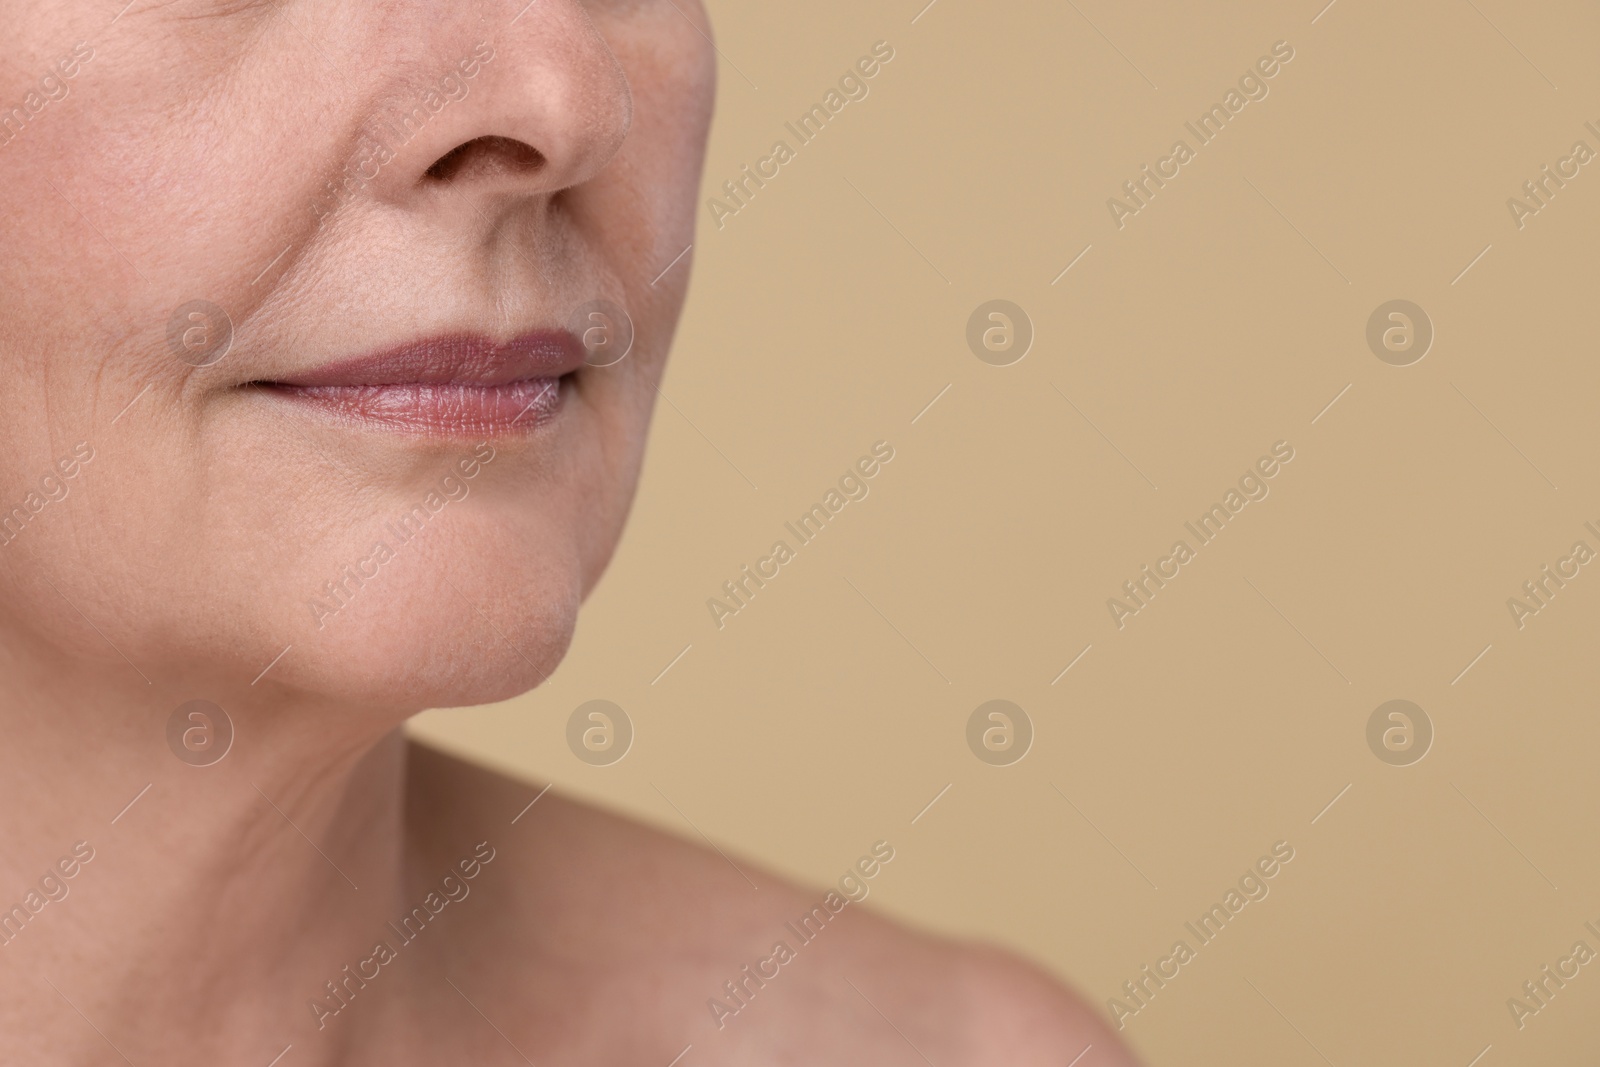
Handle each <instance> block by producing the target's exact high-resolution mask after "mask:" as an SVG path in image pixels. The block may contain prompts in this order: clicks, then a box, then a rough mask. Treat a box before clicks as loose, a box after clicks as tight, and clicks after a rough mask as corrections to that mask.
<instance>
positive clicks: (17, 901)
mask: <svg viewBox="0 0 1600 1067" xmlns="http://www.w3.org/2000/svg"><path fill="white" fill-rule="evenodd" d="M124 5H125V6H124ZM0 25H3V26H4V28H5V30H6V52H5V56H4V60H3V61H0V217H3V219H4V223H3V226H0V304H3V314H0V354H3V359H4V369H5V373H4V374H3V375H0V407H3V410H4V412H5V416H4V419H3V420H0V435H3V442H0V583H3V596H0V628H3V637H0V663H3V669H4V680H5V684H4V686H3V687H0V730H3V734H4V742H3V744H0V810H3V811H4V812H5V816H4V821H3V826H4V832H3V839H0V872H3V875H0V876H3V878H4V881H3V882H0V909H8V910H5V911H4V912H3V914H0V1062H4V1063H8V1064H10V1063H15V1064H24V1063H26V1064H110V1063H121V1062H127V1063H131V1064H137V1065H141V1067H142V1065H145V1064H154V1063H163V1064H168V1065H187V1064H205V1065H215V1064H246V1065H251V1064H253V1065H258V1067H268V1065H269V1064H275V1065H276V1064H282V1067H318V1065H332V1064H386V1065H394V1064H443V1063H451V1064H456V1063H471V1064H488V1063H506V1064H513V1063H538V1064H547V1063H549V1064H585V1065H603V1064H641V1065H650V1064H655V1065H657V1067H667V1064H668V1063H669V1062H679V1060H674V1057H679V1058H680V1060H681V1062H683V1063H684V1064H685V1065H695V1064H735V1063H740V1064H762V1063H785V1064H801V1063H819V1064H820V1063H828V1064H843V1063H861V1064H875V1065H887V1064H901V1063H903V1064H916V1063H923V1062H930V1063H935V1064H938V1065H939V1067H958V1065H963V1064H973V1065H976V1064H994V1065H1004V1067H1021V1065H1028V1064H1040V1065H1044V1064H1050V1065H1058V1067H1060V1065H1065V1064H1066V1063H1068V1062H1069V1061H1070V1060H1072V1059H1073V1057H1075V1056H1078V1055H1080V1054H1083V1053H1084V1050H1085V1048H1086V1047H1087V1048H1088V1052H1087V1053H1086V1054H1084V1058H1083V1060H1082V1064H1083V1067H1099V1065H1114V1064H1125V1063H1129V1062H1131V1061H1130V1060H1129V1059H1128V1058H1127V1056H1126V1054H1125V1053H1123V1052H1121V1051H1119V1049H1118V1048H1117V1046H1116V1042H1115V1040H1114V1038H1113V1037H1112V1036H1111V1035H1110V1034H1108V1033H1107V1032H1106V1031H1105V1029H1104V1028H1103V1027H1102V1026H1101V1024H1100V1023H1099V1022H1098V1021H1097V1017H1096V1016H1094V1015H1093V1014H1092V1013H1090V1012H1089V1011H1088V1010H1087V1009H1085V1008H1083V1007H1081V1006H1080V1005H1079V1003H1078V1002H1077V1001H1076V1000H1074V999H1072V998H1071V997H1069V996H1068V995H1067V994H1065V993H1064V992H1062V991H1060V990H1059V989H1058V988H1057V987H1055V986H1054V985H1053V984H1052V983H1051V982H1049V981H1048V980H1047V979H1045V978H1043V977H1041V976H1040V975H1038V974H1037V973H1035V972H1034V971H1032V970H1031V969H1029V968H1027V967H1026V966H1024V965H1022V964H1020V963H1018V962H1016V961H1013V960H1011V959H1009V958H1007V957H1005V956H1003V955H1000V954H998V953H995V952H992V951H988V950H982V949H977V948H971V947H963V946H958V945H953V944H948V943H943V942H939V941H936V940H933V939H930V938H926V937H922V936H918V935H915V934H912V933H910V932H908V931H905V930H902V929H900V928H899V927H897V926H894V925H892V924H890V923H888V922H885V921H883V920H879V919H876V918H873V917H871V916H868V915H864V914H859V912H860V909H859V908H855V909H845V910H844V911H843V913H842V914H836V915H835V913H831V912H829V910H828V908H823V909H822V912H821V913H820V914H821V915H822V919H819V920H817V922H818V924H819V927H820V924H821V923H822V922H823V921H826V925H827V930H826V934H825V936H824V935H815V936H817V937H819V938H820V942H819V943H818V944H817V945H816V946H815V947H809V942H806V944H807V945H808V947H806V948H804V949H803V950H799V951H803V953H804V955H803V956H800V957H799V958H797V959H794V960H792V961H789V960H784V961H779V962H780V963H782V967H781V972H775V971H774V970H772V968H773V967H775V966H777V965H778V964H775V963H773V954H774V952H775V950H776V945H777V944H778V943H779V942H786V941H787V940H788V939H790V938H791V935H790V934H789V933H788V932H787V931H788V929H789V927H788V925H787V924H789V923H790V922H791V921H795V920H797V919H799V918H800V917H802V916H806V915H807V914H808V913H811V914H817V913H816V912H815V911H814V907H815V905H816V904H817V902H818V900H819V899H823V898H822V897H821V895H820V894H819V893H818V892H812V891H806V890H802V889H792V888H786V887H784V886H783V885H782V884H781V883H780V882H778V881H777V880H776V879H773V878H765V879H764V881H763V885H762V892H760V893H758V894H752V893H749V892H748V887H747V886H746V885H745V884H744V882H743V881H742V880H741V879H740V878H739V876H738V875H737V874H735V873H734V872H733V871H732V870H731V869H730V868H729V867H728V866H727V865H725V864H724V863H722V862H721V860H720V859H719V858H718V857H717V856H716V854H715V853H707V852H705V851H702V850H701V849H699V848H698V847H693V846H690V845H687V844H685V843H683V842H681V841H678V840H675V839H672V838H669V837H666V836H664V835H661V834H658V833H655V832H652V831H649V830H646V829H644V828H642V827H640V826H637V825H634V824H632V823H629V822H626V821H623V820H619V819H617V818H615V817H611V816H608V815H604V814H601V813H600V812H598V811H595V810H592V809H590V808H587V807H585V806H582V805H579V804H576V803H572V802H568V801H565V800H562V799H560V798H559V797H557V796H555V795H551V796H547V797H544V798H542V801H541V803H540V804H539V806H538V807H537V808H536V809H533V811H534V813H535V814H532V815H528V816H527V817H525V818H519V817H518V813H519V812H527V811H528V808H527V805H528V803H529V802H530V801H531V800H532V799H534V798H535V797H536V796H537V795H538V790H537V789H534V788H531V787H529V786H527V785H526V784H524V783H519V782H516V781H512V780H510V779H506V778H502V777H500V776H497V775H495V774H493V773H490V772H488V771H486V770H483V769H481V768H478V767H475V766H471V765H468V764H466V763H462V762H458V761H456V760H454V759H451V758H447V757H445V756H443V755H441V754H438V753H436V752H431V751H428V750H426V749H423V748H419V747H417V746H414V745H410V744H408V743H407V742H406V741H405V740H404V739H403V738H402V735H401V733H400V726H401V724H402V723H404V721H405V720H406V718H407V717H408V716H410V715H412V714H414V713H416V712H417V711H419V710H422V709H424V708H429V707H442V706H462V705H474V704H481V703H486V702H490V701H496V700H500V699H503V698H507V697H510V696H513V695H515V694H517V693H521V692H524V691H526V690H528V689H530V688H532V687H533V686H535V685H537V684H538V683H539V682H540V681H541V680H542V679H544V678H545V677H546V676H547V675H548V674H549V672H550V671H552V670H553V669H554V668H555V666H556V664H557V662H558V661H559V660H560V658H561V656H562V654H563V652H564V650H565V648H566V646H567V643H568V641H569V638H570V636H571V633H572V629H573V625H574V619H575V616H576V613H577V610H578V606H579V604H580V602H581V601H582V600H583V597H584V595H585V594H586V593H587V592H588V590H589V589H590V588H591V587H592V586H593V585H594V583H595V581H596V580H597V578H598V577H599V575H600V572H601V570H602V569H603V568H604V566H605V565H606V562H607V560H608V558H609V557H610V555H611V552H612V550H613V548H614V546H615V544H616V541H617V537H618V535H619V532H620V529H621V526H622V523H623V520H624V518H625V516H626V514H627V511H628V506H629V501H630V500H631V498H632V494H633V490H634V482H635V478H636V475H637V473H638V469H639V464H640V459H641V453H642V449H643V444H644V439H645V431H646V428H647V426H648V423H649V421H650V413H651V407H652V401H653V399H654V396H655V386H656V383H657V381H658V380H659V378H660V376H661V372H662V367H663V362H664V360H665V358H666V354H667V349H668V345H669V342H670V339H671V336H672V332H673V329H674V326H675V324H676V321H677V317H678V313H679V310H680V307H681V304H682V301H683V297H684V293H685V288H686V285H687V279H688V263H689V259H688V257H683V258H681V259H680V256H682V253H683V252H684V250H685V248H686V247H687V246H688V245H689V244H690V242H691V241H692V239H693V227H694V209H695V203H696V188H697V184H698V181H699V178H700V170H701V162H702V153H703V149H704V144H705V139H706V133H707V128H708V125H709V121H710V117H711V110H712V96H713V88H714V60H715V54H714V51H713V49H712V47H711V44H710V39H709V37H708V34H709V32H710V27H709V25H708V23H707V21H706V16H705V13H704V12H703V11H702V10H701V9H700V8H699V6H698V5H697V4H696V3H693V2H690V0H677V2H674V0H587V2H581V3H580V2H578V0H532V2H528V0H344V2H338V3H329V2H327V0H132V2H131V3H126V4H125V0H0ZM669 267H671V269H668V268H669ZM222 756H226V757H227V758H226V759H222V758H221V757H222ZM175 757H176V758H175ZM197 768H203V769H197ZM877 859H878V860H881V859H882V857H881V856H879V857H878V858H877ZM873 862H877V860H874V861H873ZM801 921H802V925H804V920H801ZM807 929H810V927H807ZM794 940H795V941H796V942H797V943H799V939H798V938H795V939H794ZM752 961H755V963H754V966H755V968H756V970H755V971H752V970H751V968H750V966H749V965H750V964H751V963H752ZM774 973H781V978H774V977H771V976H772V975H773V974H774ZM763 974H765V975H767V976H768V977H767V978H762V977H761V975H763ZM713 1002H715V1003H720V1004H721V1005H723V1010H722V1011H720V1012H719V1011H718V1010H717V1008H716V1006H715V1004H714V1003H713Z"/></svg>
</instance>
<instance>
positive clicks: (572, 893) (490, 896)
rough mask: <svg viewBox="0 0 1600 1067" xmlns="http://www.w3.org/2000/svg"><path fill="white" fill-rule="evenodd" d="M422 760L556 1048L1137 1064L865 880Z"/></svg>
mask: <svg viewBox="0 0 1600 1067" xmlns="http://www.w3.org/2000/svg"><path fill="white" fill-rule="evenodd" d="M413 766H414V776H415V784H416V788H415V789H414V791H413V796H412V805H413V811H414V813H415V814H416V815H417V816H418V820H420V821H421V822H422V823H424V824H425V832H424V833H422V834H421V835H420V836H419V837H418V841H419V847H420V848H422V849H423V850H424V851H427V850H429V849H432V850H435V851H436V852H437V858H436V862H438V863H448V862H450V859H451V853H450V849H451V848H455V849H456V850H458V851H459V850H460V849H461V848H462V847H468V848H470V847H472V845H473V844H475V843H476V842H477V841H479V840H482V839H488V841H489V842H490V844H491V846H492V847H493V848H494V849H495V855H496V860H495V861H494V864H493V866H494V867H496V868H498V870H496V871H494V872H493V877H485V878H481V879H480V882H481V889H480V890H479V891H481V892H482V893H483V894H484V895H485V897H486V899H485V900H484V901H483V905H484V906H483V907H482V908H481V909H478V910H477V911H476V912H472V913H471V914H474V915H476V916H477V917H478V918H479V919H480V920H483V921H484V925H483V927H482V935H481V936H482V937H483V939H484V945H485V948H486V951H485V953H484V961H483V962H482V964H481V966H483V967H487V968H489V969H491V970H492V971H493V972H494V981H495V983H497V984H498V985H499V987H500V988H503V989H507V990H519V989H520V990H525V991H526V996H527V997H528V998H529V999H530V1000H531V999H533V998H536V997H537V996H538V995H539V992H538V991H541V990H550V989H557V988H558V989H560V990H561V991H562V999H563V1008H562V1010H561V1011H560V1012H559V1013H554V1014H551V1015H548V1016H546V1015H543V1013H542V1012H539V1011H529V1010H528V1008H529V1005H528V1004H527V1003H522V1004H520V1005H518V1006H519V1007H521V1009H522V1016H521V1017H522V1018H523V1019H525V1020H527V1021H528V1022H527V1025H528V1026H529V1032H528V1033H527V1035H526V1037H527V1039H528V1040H529V1041H531V1042H534V1043H536V1044H540V1045H541V1046H542V1047H543V1048H544V1050H545V1052H546V1054H547V1055H560V1056H563V1057H569V1058H570V1057H573V1056H576V1057H579V1058H581V1059H585V1060H586V1061H587V1062H606V1061H608V1060H610V1059H612V1058H626V1057H627V1056H631V1057H636V1058H639V1059H641V1060H643V1061H646V1062H647V1061H648V1060H649V1059H650V1057H653V1056H658V1055H660V1054H661V1053H665V1055H664V1056H663V1057H662V1058H661V1062H662V1063H663V1064H664V1063H666V1062H668V1061H669V1060H671V1059H672V1058H673V1056H675V1055H677V1054H678V1053H679V1052H680V1051H681V1050H683V1049H684V1048H685V1047H686V1046H692V1047H693V1050H694V1051H693V1056H692V1059H693V1062H694V1063H695V1064H696V1067H716V1065H721V1064H730V1065H731V1064H736V1063H738V1064H743V1063H752V1062H757V1063H760V1062H785V1063H795V1064H809V1063H856V1062H861V1063H873V1064H881V1065H886V1067H887V1065H897V1064H902V1063H903V1064H906V1065H908V1067H923V1065H925V1064H927V1063H928V1062H932V1063H935V1064H938V1067H991V1065H992V1067H1032V1065H1034V1064H1038V1065H1039V1067H1045V1065H1049V1067H1067V1065H1068V1064H1071V1063H1074V1062H1075V1058H1076V1057H1079V1056H1082V1059H1081V1060H1076V1063H1077V1067H1131V1065H1133V1064H1134V1063H1135V1061H1134V1060H1133V1059H1132V1058H1131V1057H1130V1056H1129V1055H1128V1053H1127V1052H1126V1051H1124V1050H1123V1048H1122V1046H1121V1044H1120V1042H1119V1041H1118V1040H1117V1039H1116V1037H1115V1036H1114V1035H1113V1034H1112V1033H1111V1032H1110V1030H1109V1029H1108V1028H1107V1027H1106V1026H1105V1025H1104V1023H1103V1021H1102V1020H1101V1018H1100V1016H1099V1015H1098V1013H1096V1012H1095V1011H1093V1010H1092V1009H1091V1008H1089V1007H1088V1006H1086V1005H1085V1004H1083V1002H1082V1001H1080V1000H1079V999H1078V998H1076V997H1075V996H1073V995H1072V994H1071V993H1069V992H1068V991H1067V990H1065V989H1064V988H1063V987H1062V986H1060V985H1059V984H1058V983H1057V982H1055V981H1054V980H1053V979H1051V978H1050V977H1049V976H1047V975H1046V974H1044V972H1042V971H1040V970H1039V969H1037V968H1035V967H1034V966H1032V965H1030V964H1028V963H1025V962H1023V961H1021V960H1019V959H1018V958H1016V957H1014V956H1012V955H1010V954H1008V953H1005V952H1002V951H999V950H997V949H993V948H989V947H983V946H975V945H968V944H962V943H958V942H953V941H948V940H945V939H941V938H936V937H930V936H927V935H924V934H921V933H918V932H915V931H912V930H910V929H908V928H906V927H904V926H902V925H901V924H899V923H896V922H893V921H891V920H889V919H886V918H883V917H881V916H878V915H876V914H874V913H873V912H871V911H869V910H868V909H867V908H866V907H865V906H864V905H863V904H861V903H857V902H852V901H851V900H850V899H849V896H856V895H861V894H860V893H859V892H857V891H856V890H857V887H858V884H859V883H854V882H853V883H848V884H847V885H845V886H839V885H834V886H827V887H821V888H815V889H811V888H806V887H801V886H796V885H793V884H791V883H789V882H787V881H785V880H783V879H781V878H779V877H777V876H775V875H773V874H770V873H768V872H767V871H765V870H762V869H761V868H759V867H756V866H754V865H752V864H750V863H748V862H747V861H745V860H743V859H742V858H740V857H737V856H734V855H729V854H724V853H723V852H721V851H718V850H717V849H716V848H714V847H706V846H704V845H702V844H699V843H696V842H691V841H686V840H682V839H679V838H676V837H673V836H671V835H669V834H665V833H661V832H659V831H656V830H653V829H651V828H649V827H646V826H644V825H642V824H639V823H636V822H634V821H632V820H629V819H625V818H622V817H620V816H616V815H612V814H609V813H606V812H603V811H601V810H599V809H597V808H594V807H591V806H588V805H585V804H581V803H577V802H574V801H572V800H569V799H566V798H563V797H561V796H559V795H558V794H556V793H555V792H554V791H551V792H548V793H544V794H543V795H540V789H539V787H537V786H529V785H527V784H524V783H520V782H516V781H514V780H512V779H509V778H504V777H502V776H500V775H496V774H494V773H493V772H491V771H488V770H485V769H482V768H479V767H476V766H474V765H472V764H468V763H464V762H462V761H459V760H454V759H452V758H450V757H448V756H444V755H442V754H439V753H436V752H432V751H430V750H427V749H424V748H416V747H414V761H413ZM535 796H538V797H539V799H538V801H537V803H535V804H533V806H532V807H531V808H528V807H526V805H527V804H528V803H529V802H530V801H531V800H533V798H534V797H535ZM513 817H516V822H515V823H514V824H513V823H512V822H511V819H512V818H513ZM414 821H416V820H414ZM495 824H498V825H497V826H496V825H495ZM470 827H478V828H477V829H470ZM469 838H470V839H471V841H468V839H469ZM884 851H885V850H880V851H879V855H880V856H881V855H882V854H883V852H884ZM886 851H888V852H889V853H890V854H892V848H890V849H888V850H886ZM869 855H870V852H869ZM883 866H884V868H885V870H886V871H892V859H891V860H888V861H884V864H883ZM882 873H883V872H880V874H879V876H880V877H881V875H882ZM891 876H892V875H891ZM847 892H848V894H849V895H848V896H847V895H846V893H847ZM466 914H468V912H467V911H466V910H465V909H464V910H463V915H464V917H465V915H466ZM469 936H470V935H469ZM511 995H512V997H513V999H515V994H514V993H513V994H511ZM510 1009H511V1005H508V1012H509V1010H510ZM617 1018H623V1019H627V1020H629V1026H628V1027H626V1028H624V1029H623V1030H621V1031H619V1030H618V1028H617V1026H616V1025H615V1022H614V1020H615V1019H617ZM536 1021H537V1025H536ZM527 1051H530V1053H531V1051H532V1050H527ZM624 1052H625V1053H626V1056H624V1055H623V1054H624ZM1086 1052H1087V1054H1086V1055H1085V1053H1086ZM535 1058H536V1059H537V1056H536V1057H535ZM688 1062H689V1058H688V1057H686V1058H685V1063H688Z"/></svg>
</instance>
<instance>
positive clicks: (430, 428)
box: [265, 378, 569, 437]
mask: <svg viewBox="0 0 1600 1067" xmlns="http://www.w3.org/2000/svg"><path fill="white" fill-rule="evenodd" d="M265 388H267V389H270V390H271V391H272V392H273V393H275V394H277V395H278V396H282V397H284V398H286V399H288V400H291V401H293V402H295V403H297V404H305V405H309V406H311V407H314V408H318V409H321V410H322V411H323V412H324V413H325V414H327V415H330V416H332V417H334V418H337V419H339V420H341V421H344V422H348V423H354V424H359V425H364V426H369V427H372V428H374V429H380V430H389V431H391V432H398V433H408V434H414V435H417V436H428V437H503V436H506V435H509V434H527V433H532V432H533V431H535V430H537V429H538V428H539V427H541V426H543V425H544V424H545V423H547V422H549V421H550V419H551V418H553V417H554V416H555V415H556V413H557V412H558V411H560V410H561V403H562V400H563V398H564V397H565V395H566V392H567V389H568V388H569V383H566V379H565V378H524V379H520V380H518V381H514V382H506V383H505V384H503V385H475V384H472V383H465V382H428V383H417V382H412V383H403V384H396V385H269V386H265Z"/></svg>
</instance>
